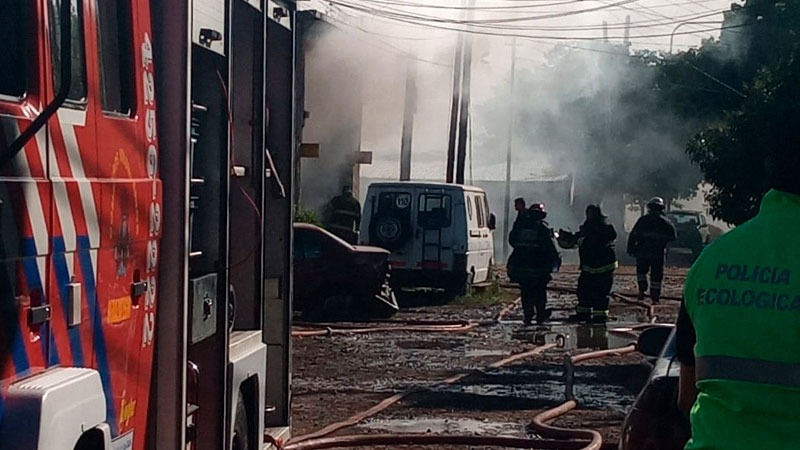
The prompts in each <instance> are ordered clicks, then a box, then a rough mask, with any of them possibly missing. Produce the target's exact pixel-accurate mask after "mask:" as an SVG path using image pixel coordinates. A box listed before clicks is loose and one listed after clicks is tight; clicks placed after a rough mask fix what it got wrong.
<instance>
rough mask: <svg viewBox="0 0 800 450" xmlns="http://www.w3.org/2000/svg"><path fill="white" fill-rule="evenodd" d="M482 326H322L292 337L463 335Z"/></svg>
mask: <svg viewBox="0 0 800 450" xmlns="http://www.w3.org/2000/svg"><path fill="white" fill-rule="evenodd" d="M478 326H480V324H479V323H477V322H473V323H468V324H464V325H428V326H426V325H399V326H394V327H392V326H388V327H363V328H355V327H343V326H324V327H322V326H320V329H294V330H292V337H313V336H332V335H334V334H368V333H391V332H400V331H402V332H414V333H463V332H466V331H469V330H472V329H474V328H477V327H478Z"/></svg>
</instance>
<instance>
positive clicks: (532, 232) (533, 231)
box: [507, 212, 560, 282]
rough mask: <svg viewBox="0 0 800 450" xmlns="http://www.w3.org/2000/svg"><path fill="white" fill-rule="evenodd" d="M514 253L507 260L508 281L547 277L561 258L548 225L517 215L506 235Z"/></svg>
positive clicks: (527, 214) (527, 215) (521, 214)
mask: <svg viewBox="0 0 800 450" xmlns="http://www.w3.org/2000/svg"><path fill="white" fill-rule="evenodd" d="M508 242H509V244H510V245H511V247H513V248H514V251H513V252H512V253H511V256H510V257H509V258H508V264H507V268H508V276H509V278H510V279H511V281H514V282H520V281H530V280H534V279H538V278H540V277H545V276H546V277H549V276H550V273H551V272H552V271H553V268H554V267H557V265H558V262H559V261H560V257H559V254H558V251H557V250H556V246H555V244H554V243H553V231H552V230H551V229H550V227H548V226H547V222H545V221H544V220H539V219H535V218H533V217H531V215H530V214H529V213H527V212H523V213H520V215H519V216H518V217H517V220H516V221H514V227H513V228H512V229H511V233H509V236H508Z"/></svg>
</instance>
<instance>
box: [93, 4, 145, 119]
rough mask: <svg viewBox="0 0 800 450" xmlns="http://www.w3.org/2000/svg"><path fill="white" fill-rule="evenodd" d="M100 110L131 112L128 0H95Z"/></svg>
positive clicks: (131, 30) (131, 75)
mask: <svg viewBox="0 0 800 450" xmlns="http://www.w3.org/2000/svg"><path fill="white" fill-rule="evenodd" d="M96 5H97V30H98V38H99V40H100V83H101V87H102V99H103V111H108V112H115V113H121V114H124V115H130V114H132V113H133V107H134V98H135V94H134V93H135V92H136V88H135V85H134V81H133V80H134V69H133V54H134V52H133V26H132V23H131V21H132V15H131V5H130V0H97V3H96Z"/></svg>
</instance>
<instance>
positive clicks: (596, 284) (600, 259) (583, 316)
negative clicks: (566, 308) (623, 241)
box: [558, 205, 618, 324]
mask: <svg viewBox="0 0 800 450" xmlns="http://www.w3.org/2000/svg"><path fill="white" fill-rule="evenodd" d="M558 235H559V238H558V243H559V245H560V246H562V247H563V248H575V247H578V255H579V256H580V265H581V274H580V276H579V277H578V306H577V307H576V308H575V315H573V316H570V317H569V319H568V320H569V321H571V322H592V323H597V324H604V323H606V321H607V320H608V305H609V302H610V299H609V296H610V295H611V288H612V287H613V285H614V270H616V268H617V265H618V264H617V255H616V252H615V251H614V241H615V240H616V239H617V231H616V230H615V229H614V225H612V224H610V223H608V218H607V217H606V216H604V215H603V212H602V210H601V209H600V206H599V205H589V206H587V207H586V221H585V222H583V224H582V225H581V227H580V230H579V231H578V232H577V233H570V232H569V231H565V230H559V233H558Z"/></svg>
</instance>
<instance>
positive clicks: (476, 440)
mask: <svg viewBox="0 0 800 450" xmlns="http://www.w3.org/2000/svg"><path fill="white" fill-rule="evenodd" d="M554 346H555V345H554V344H548V345H545V346H542V347H537V348H535V349H533V350H531V351H528V352H524V353H520V354H517V355H512V356H510V357H508V358H504V359H502V360H500V361H497V362H495V363H493V364H491V365H490V366H489V367H490V368H497V367H502V366H504V365H508V364H511V363H512V362H515V361H518V360H520V359H524V358H527V357H530V356H533V355H536V354H540V353H542V352H543V351H545V350H548V349H550V348H552V347H554ZM635 350H636V346H635V345H629V346H627V347H623V348H618V349H609V350H599V351H594V352H589V353H582V354H580V355H574V356H571V357H568V358H567V359H566V361H565V369H566V370H565V371H566V374H565V375H566V376H565V378H566V383H565V389H566V396H567V399H568V400H567V401H566V402H564V403H562V404H561V405H559V406H557V407H555V408H551V409H548V410H546V411H543V412H541V413H539V414H538V415H536V416H535V417H534V418H533V421H532V422H531V424H530V427H531V428H532V429H533V430H535V431H536V432H537V433H538V434H539V435H540V436H541V437H540V438H515V437H505V436H471V435H470V436H460V435H450V436H442V435H413V434H412V435H409V434H397V435H387V434H376V435H347V436H336V437H328V436H329V435H330V434H333V433H335V432H336V431H339V430H341V429H344V428H347V427H350V426H354V425H356V424H358V423H359V422H361V421H363V420H364V419H366V418H368V417H371V416H373V415H375V414H377V413H379V412H381V411H383V410H385V409H387V408H389V407H390V406H391V405H393V404H395V403H397V402H398V401H400V400H402V399H403V398H405V397H406V396H408V395H409V394H411V393H413V392H416V390H408V391H404V392H402V393H399V394H395V395H393V396H391V397H389V398H387V399H385V400H383V401H382V402H380V403H378V404H377V405H375V406H373V407H372V408H370V409H368V410H366V411H364V412H362V413H360V414H357V415H355V416H353V417H351V418H349V419H347V420H345V421H342V422H337V423H334V424H332V425H329V426H327V427H325V428H323V429H321V430H319V431H317V432H314V433H311V434H307V435H304V436H298V437H296V438H294V439H292V440H290V441H289V443H288V444H286V445H281V443H280V442H277V441H275V440H274V439H272V438H271V437H270V436H267V438H268V441H270V443H272V444H273V445H275V446H276V447H278V448H280V449H282V450H318V449H328V448H345V447H356V446H368V445H395V446H402V445H421V446H425V445H436V446H441V445H482V446H502V447H506V448H528V449H556V450H571V449H580V450H600V449H601V448H602V445H603V439H602V436H601V435H600V433H598V432H597V431H595V430H584V429H567V428H561V427H556V426H552V425H548V422H551V421H553V420H555V419H557V418H558V417H561V416H563V415H565V414H567V413H568V412H570V411H572V410H573V409H575V408H576V407H577V406H578V404H577V402H576V401H575V400H574V394H573V391H572V389H573V385H574V365H575V364H577V363H580V362H583V361H587V360H590V359H597V358H602V357H605V356H610V355H622V354H626V353H630V352H633V351H635ZM469 375H471V373H464V374H460V375H456V376H453V377H451V378H448V379H447V380H444V381H443V382H444V383H447V384H452V383H455V382H457V381H459V380H462V379H463V378H466V377H468V376H469Z"/></svg>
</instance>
